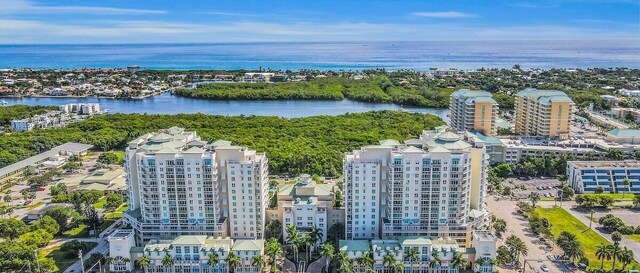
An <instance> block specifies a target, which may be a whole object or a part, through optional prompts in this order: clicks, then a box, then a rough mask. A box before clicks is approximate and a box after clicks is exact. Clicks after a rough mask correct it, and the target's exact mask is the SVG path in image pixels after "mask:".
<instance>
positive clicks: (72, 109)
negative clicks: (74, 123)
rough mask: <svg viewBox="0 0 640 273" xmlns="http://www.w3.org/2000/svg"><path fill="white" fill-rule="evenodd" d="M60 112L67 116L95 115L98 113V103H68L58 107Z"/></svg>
mask: <svg viewBox="0 0 640 273" xmlns="http://www.w3.org/2000/svg"><path fill="white" fill-rule="evenodd" d="M60 111H62V112H63V113H67V114H71V113H73V114H78V115H95V114H99V113H100V104H99V103H68V104H64V105H60Z"/></svg>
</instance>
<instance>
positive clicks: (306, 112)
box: [1, 93, 449, 121]
mask: <svg viewBox="0 0 640 273" xmlns="http://www.w3.org/2000/svg"><path fill="white" fill-rule="evenodd" d="M1 100H4V101H6V102H8V103H9V105H14V104H26V105H61V104H67V103H100V108H102V109H108V110H109V112H110V113H141V114H143V113H146V114H180V113H203V114H212V115H225V116H239V115H245V116H248V115H256V116H279V117H285V118H295V117H307V116H317V115H341V114H345V113H358V112H367V111H379V110H401V109H402V110H403V111H407V112H415V113H429V114H434V115H437V116H439V117H440V118H442V119H443V120H445V121H448V120H449V118H448V117H447V113H448V112H449V110H448V109H441V108H421V107H401V106H400V105H396V104H391V103H366V102H357V101H352V100H346V99H345V100H341V101H317V100H313V101H311V100H310V101H304V100H286V101H281V100H279V101H216V100H203V99H193V98H185V97H178V96H174V95H172V94H171V93H163V94H160V95H157V96H153V97H149V98H145V99H111V98H95V97H88V98H70V97H61V98H51V97H22V98H1Z"/></svg>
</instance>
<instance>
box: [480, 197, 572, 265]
mask: <svg viewBox="0 0 640 273" xmlns="http://www.w3.org/2000/svg"><path fill="white" fill-rule="evenodd" d="M487 204H488V206H489V208H490V209H491V212H492V213H493V214H494V215H495V216H496V217H498V218H501V219H504V220H505V221H506V222H507V231H506V232H505V233H504V234H503V235H502V239H499V241H498V246H500V245H503V244H504V243H505V239H506V238H507V237H509V236H511V235H516V236H517V237H519V238H520V239H522V241H524V243H525V244H526V245H527V248H528V250H529V253H528V254H527V255H525V256H524V257H522V258H521V259H520V262H521V265H520V266H519V267H515V266H500V267H499V269H500V270H499V271H500V272H522V268H523V266H525V264H524V262H523V259H524V261H525V262H526V270H525V272H537V273H541V272H552V273H558V272H579V270H578V268H576V267H573V266H570V265H569V264H568V263H567V262H565V261H564V259H563V258H561V257H559V256H560V252H561V251H560V250H559V249H558V248H554V247H553V246H552V245H551V244H550V243H549V242H546V241H544V240H542V239H540V237H538V236H537V235H535V234H533V232H532V231H531V229H530V228H529V223H528V221H527V220H526V219H525V217H524V216H522V215H520V214H518V213H516V204H515V202H514V201H511V200H507V199H499V198H495V197H494V196H491V197H490V198H488V199H487Z"/></svg>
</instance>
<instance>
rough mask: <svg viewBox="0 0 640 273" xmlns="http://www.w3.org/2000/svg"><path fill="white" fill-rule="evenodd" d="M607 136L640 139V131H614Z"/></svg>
mask: <svg viewBox="0 0 640 273" xmlns="http://www.w3.org/2000/svg"><path fill="white" fill-rule="evenodd" d="M607 134H609V135H612V136H617V137H640V129H613V130H611V131H609V132H607Z"/></svg>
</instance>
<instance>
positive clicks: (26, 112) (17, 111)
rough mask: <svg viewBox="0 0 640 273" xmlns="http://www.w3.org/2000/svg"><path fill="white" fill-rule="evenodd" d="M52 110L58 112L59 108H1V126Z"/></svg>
mask: <svg viewBox="0 0 640 273" xmlns="http://www.w3.org/2000/svg"><path fill="white" fill-rule="evenodd" d="M51 110H58V106H41V105H35V106H29V105H12V106H9V107H0V126H5V125H9V123H10V122H11V120H14V119H23V118H28V117H32V116H35V115H40V114H44V113H46V112H47V111H51Z"/></svg>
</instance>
